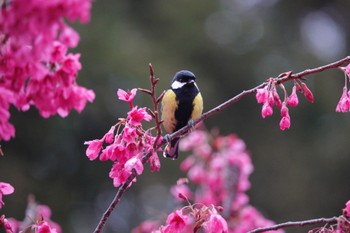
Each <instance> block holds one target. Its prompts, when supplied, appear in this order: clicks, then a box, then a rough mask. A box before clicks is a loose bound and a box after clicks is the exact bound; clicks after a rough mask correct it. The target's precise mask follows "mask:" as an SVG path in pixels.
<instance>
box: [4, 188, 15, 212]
mask: <svg viewBox="0 0 350 233" xmlns="http://www.w3.org/2000/svg"><path fill="white" fill-rule="evenodd" d="M14 191H15V188H14V187H13V186H12V185H10V184H9V183H5V182H0V209H1V208H2V206H3V205H4V204H5V203H4V202H3V200H2V196H3V195H9V194H12V193H13V192H14Z"/></svg>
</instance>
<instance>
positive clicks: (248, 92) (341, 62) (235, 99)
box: [169, 56, 350, 140]
mask: <svg viewBox="0 0 350 233" xmlns="http://www.w3.org/2000/svg"><path fill="white" fill-rule="evenodd" d="M349 62H350V56H347V57H345V58H343V59H341V60H338V61H336V62H333V63H331V64H328V65H324V66H320V67H317V68H313V69H307V70H304V71H302V72H299V73H296V74H290V75H286V76H282V77H281V78H278V77H277V78H276V84H281V83H285V82H287V81H290V80H296V79H302V78H303V77H305V76H308V75H311V74H316V73H320V72H322V71H325V70H329V69H335V68H339V67H340V66H342V65H344V64H346V63H349ZM287 73H288V72H287ZM267 84H268V82H264V83H262V84H260V85H258V86H256V87H254V88H252V89H249V90H246V91H242V92H241V93H240V94H238V95H236V96H234V97H232V98H231V99H229V100H227V101H226V102H224V103H222V104H220V105H219V106H217V107H215V108H213V109H211V110H209V111H207V112H206V113H203V114H202V116H201V117H199V118H198V119H197V120H195V121H194V122H193V123H194V125H196V124H198V123H199V122H201V121H204V120H206V119H207V118H209V117H211V116H213V115H215V114H216V113H219V112H221V111H222V110H224V109H225V108H227V107H228V106H230V105H232V104H234V103H236V102H238V101H240V100H241V99H243V98H245V97H247V96H250V95H253V94H255V93H256V90H257V89H259V88H263V87H265V86H266V85H267ZM191 127H192V126H191V125H186V126H185V127H183V128H181V129H179V130H178V131H176V132H174V133H172V134H171V135H169V139H170V140H171V139H172V138H175V137H180V136H182V135H184V134H185V133H186V132H187V131H188V130H189V129H190V128H191Z"/></svg>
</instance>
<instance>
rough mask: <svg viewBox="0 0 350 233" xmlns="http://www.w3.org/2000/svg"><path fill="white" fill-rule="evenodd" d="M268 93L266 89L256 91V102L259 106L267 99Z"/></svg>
mask: <svg viewBox="0 0 350 233" xmlns="http://www.w3.org/2000/svg"><path fill="white" fill-rule="evenodd" d="M268 93H269V92H268V91H267V89H266V88H259V89H257V90H256V95H255V96H256V101H257V102H258V103H259V104H262V103H265V102H266V100H267V97H268Z"/></svg>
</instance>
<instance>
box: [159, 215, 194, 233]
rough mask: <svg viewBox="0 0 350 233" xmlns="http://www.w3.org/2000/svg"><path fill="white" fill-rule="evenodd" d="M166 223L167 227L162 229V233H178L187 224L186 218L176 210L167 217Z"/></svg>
mask: <svg viewBox="0 0 350 233" xmlns="http://www.w3.org/2000/svg"><path fill="white" fill-rule="evenodd" d="M166 223H167V224H168V225H167V226H165V227H164V229H163V231H164V233H180V232H181V231H182V230H183V229H184V228H185V226H186V225H187V223H188V216H187V215H184V214H183V213H182V212H181V211H180V210H176V211H175V212H173V213H171V214H170V215H169V216H168V218H167V220H166Z"/></svg>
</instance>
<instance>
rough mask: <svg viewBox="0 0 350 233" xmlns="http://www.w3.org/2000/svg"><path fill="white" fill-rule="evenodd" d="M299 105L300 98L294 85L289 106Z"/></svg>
mask: <svg viewBox="0 0 350 233" xmlns="http://www.w3.org/2000/svg"><path fill="white" fill-rule="evenodd" d="M298 103H299V100H298V96H297V93H296V86H295V85H294V86H293V88H292V93H291V94H290V96H289V97H288V100H287V104H288V105H289V106H292V107H296V106H297V105H298Z"/></svg>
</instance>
